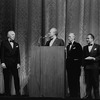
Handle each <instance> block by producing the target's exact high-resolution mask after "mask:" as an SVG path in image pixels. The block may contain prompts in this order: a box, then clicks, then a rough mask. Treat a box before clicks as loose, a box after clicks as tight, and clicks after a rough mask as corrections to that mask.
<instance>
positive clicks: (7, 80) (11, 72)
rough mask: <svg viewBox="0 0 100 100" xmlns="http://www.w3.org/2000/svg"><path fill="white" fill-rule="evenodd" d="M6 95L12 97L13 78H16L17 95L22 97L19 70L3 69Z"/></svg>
mask: <svg viewBox="0 0 100 100" xmlns="http://www.w3.org/2000/svg"><path fill="white" fill-rule="evenodd" d="M3 75H4V87H5V94H6V95H11V78H12V76H13V78H14V86H15V91H16V95H20V82H19V76H18V69H17V68H9V69H8V68H6V69H3Z"/></svg>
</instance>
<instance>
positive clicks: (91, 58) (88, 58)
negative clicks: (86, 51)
mask: <svg viewBox="0 0 100 100" xmlns="http://www.w3.org/2000/svg"><path fill="white" fill-rule="evenodd" d="M85 60H95V58H94V57H91V56H88V57H86V58H85Z"/></svg>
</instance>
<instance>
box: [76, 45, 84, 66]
mask: <svg viewBox="0 0 100 100" xmlns="http://www.w3.org/2000/svg"><path fill="white" fill-rule="evenodd" d="M77 54H78V55H77V57H78V59H79V61H80V65H82V56H83V52H82V46H81V45H80V44H79V46H78V52H77Z"/></svg>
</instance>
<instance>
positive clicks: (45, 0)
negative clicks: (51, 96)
mask: <svg viewBox="0 0 100 100" xmlns="http://www.w3.org/2000/svg"><path fill="white" fill-rule="evenodd" d="M1 1H2V2H0V39H3V38H5V36H6V32H7V31H8V30H9V28H11V29H14V30H15V32H16V41H18V43H19V45H20V54H21V69H20V71H19V74H20V80H21V92H22V93H24V90H25V86H26V84H27V82H28V77H29V75H30V65H31V62H30V61H32V60H31V54H32V52H33V47H34V46H38V45H39V43H40V42H41V41H42V43H41V44H42V45H43V44H44V42H45V40H41V41H40V37H41V36H44V35H45V34H47V33H48V31H49V30H50V28H52V27H56V28H57V29H58V36H59V37H60V38H62V39H63V40H64V41H65V43H66V45H67V43H68V34H69V33H70V32H74V33H75V34H76V40H77V41H78V42H80V43H81V44H82V46H84V45H86V35H87V34H88V33H89V32H91V33H93V34H94V35H95V37H96V39H95V41H96V43H99V44H100V0H1ZM8 8H9V9H8ZM12 8H13V9H12ZM83 74H84V73H83V71H82V75H81V77H80V82H81V84H80V85H81V97H83V96H84V95H85V84H84V77H83ZM1 76H2V74H0V80H2V78H1ZM0 83H1V84H0V90H1V92H2V90H3V89H2V88H1V87H2V81H0ZM26 90H27V89H26ZM13 92H14V90H13Z"/></svg>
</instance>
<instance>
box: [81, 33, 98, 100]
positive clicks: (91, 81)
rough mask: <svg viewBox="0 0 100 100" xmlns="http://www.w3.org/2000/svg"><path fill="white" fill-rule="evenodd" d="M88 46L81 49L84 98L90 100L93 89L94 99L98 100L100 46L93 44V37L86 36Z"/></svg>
mask: <svg viewBox="0 0 100 100" xmlns="http://www.w3.org/2000/svg"><path fill="white" fill-rule="evenodd" d="M87 43H88V45H86V46H84V47H83V66H84V71H85V82H86V96H85V97H84V98H92V96H91V91H92V88H93V93H94V97H95V98H96V99H98V98H99V66H100V65H99V62H100V45H98V44H95V43H94V35H93V34H91V33H90V34H88V35H87Z"/></svg>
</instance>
